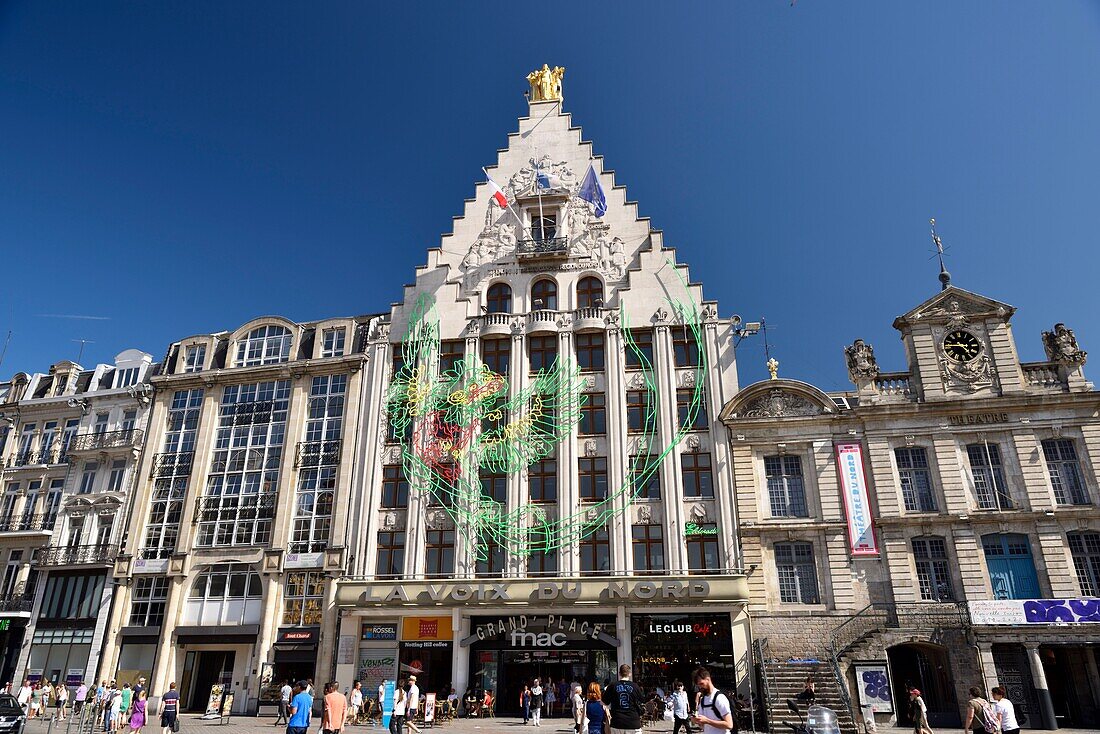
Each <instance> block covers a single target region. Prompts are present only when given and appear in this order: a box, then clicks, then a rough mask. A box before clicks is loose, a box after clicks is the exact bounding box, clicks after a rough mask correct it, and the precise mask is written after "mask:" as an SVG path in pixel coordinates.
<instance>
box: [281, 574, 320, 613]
mask: <svg viewBox="0 0 1100 734" xmlns="http://www.w3.org/2000/svg"><path fill="white" fill-rule="evenodd" d="M324 602H325V575H324V574H323V573H319V572H317V571H292V572H290V573H288V574H287V575H286V583H285V585H284V587H283V624H284V625H286V626H290V627H312V626H314V625H320V624H321V621H322V619H323V617H324Z"/></svg>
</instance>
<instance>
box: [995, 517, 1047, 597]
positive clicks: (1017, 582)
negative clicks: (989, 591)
mask: <svg viewBox="0 0 1100 734" xmlns="http://www.w3.org/2000/svg"><path fill="white" fill-rule="evenodd" d="M982 548H984V549H985V563H986V566H988V568H989V583H990V585H991V586H992V587H993V598H994V599H1038V598H1039V596H1040V594H1039V577H1038V576H1037V575H1036V574H1035V561H1034V560H1032V558H1031V543H1030V542H1029V541H1028V539H1027V536H1026V535H1019V534H1017V533H1000V534H994V535H985V536H983V537H982Z"/></svg>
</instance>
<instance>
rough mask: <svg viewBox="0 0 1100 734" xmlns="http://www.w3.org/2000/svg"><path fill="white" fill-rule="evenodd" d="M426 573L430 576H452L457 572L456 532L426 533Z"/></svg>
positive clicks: (437, 531)
mask: <svg viewBox="0 0 1100 734" xmlns="http://www.w3.org/2000/svg"><path fill="white" fill-rule="evenodd" d="M424 547H425V558H424V572H425V573H426V574H428V575H429V576H435V577H440V576H450V575H452V574H453V573H454V571H455V531H454V530H428V531H427V532H426V533H425V546H424Z"/></svg>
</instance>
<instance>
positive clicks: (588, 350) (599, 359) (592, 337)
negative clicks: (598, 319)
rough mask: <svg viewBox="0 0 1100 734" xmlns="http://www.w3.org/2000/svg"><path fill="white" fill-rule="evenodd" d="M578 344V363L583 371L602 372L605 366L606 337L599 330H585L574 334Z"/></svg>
mask: <svg viewBox="0 0 1100 734" xmlns="http://www.w3.org/2000/svg"><path fill="white" fill-rule="evenodd" d="M574 340H575V342H576V345H577V364H578V365H580V368H581V371H582V372H602V371H603V368H604V348H603V344H604V339H603V333H602V332H599V331H585V332H581V333H580V334H576V335H575V336H574Z"/></svg>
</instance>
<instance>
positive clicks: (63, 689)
mask: <svg viewBox="0 0 1100 734" xmlns="http://www.w3.org/2000/svg"><path fill="white" fill-rule="evenodd" d="M55 701H56V706H57V713H56V714H55V718H56V719H57V720H58V721H64V720H65V705H66V704H68V703H69V687H68V686H58V687H57V695H56V697H55Z"/></svg>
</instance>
